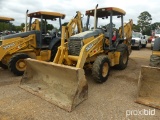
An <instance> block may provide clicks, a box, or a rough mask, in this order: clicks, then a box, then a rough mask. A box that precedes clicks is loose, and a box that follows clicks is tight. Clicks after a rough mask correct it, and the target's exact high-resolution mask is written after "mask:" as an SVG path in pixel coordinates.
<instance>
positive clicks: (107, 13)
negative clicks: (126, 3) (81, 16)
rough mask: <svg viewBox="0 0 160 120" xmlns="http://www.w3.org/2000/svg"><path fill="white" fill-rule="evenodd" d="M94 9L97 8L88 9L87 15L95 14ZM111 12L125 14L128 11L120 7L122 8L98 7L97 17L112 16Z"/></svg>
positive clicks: (115, 14)
mask: <svg viewBox="0 0 160 120" xmlns="http://www.w3.org/2000/svg"><path fill="white" fill-rule="evenodd" d="M94 10H95V9H91V10H87V11H86V15H90V16H94ZM110 12H112V15H113V16H118V15H125V14H126V12H125V11H124V10H122V9H120V8H116V7H105V8H98V9H97V17H100V18H103V17H107V16H110Z"/></svg>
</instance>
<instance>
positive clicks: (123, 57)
mask: <svg viewBox="0 0 160 120" xmlns="http://www.w3.org/2000/svg"><path fill="white" fill-rule="evenodd" d="M117 51H118V52H120V58H119V64H118V65H116V66H115V67H116V68H117V69H118V70H123V69H125V68H126V67H127V64H128V57H129V53H128V49H127V46H126V45H125V44H119V45H118V47H117Z"/></svg>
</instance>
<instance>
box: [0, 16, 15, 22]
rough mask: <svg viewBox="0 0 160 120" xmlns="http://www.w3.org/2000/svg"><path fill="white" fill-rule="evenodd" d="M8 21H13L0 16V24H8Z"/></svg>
mask: <svg viewBox="0 0 160 120" xmlns="http://www.w3.org/2000/svg"><path fill="white" fill-rule="evenodd" d="M8 21H14V19H13V18H9V17H2V16H0V22H8Z"/></svg>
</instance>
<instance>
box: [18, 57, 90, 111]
mask: <svg viewBox="0 0 160 120" xmlns="http://www.w3.org/2000/svg"><path fill="white" fill-rule="evenodd" d="M26 63H27V68H26V71H25V73H24V75H23V77H22V79H21V82H20V87H21V88H23V89H25V90H27V91H29V92H31V93H33V94H35V95H37V96H39V97H41V98H42V99H45V100H47V101H49V102H51V103H53V104H55V105H57V106H59V107H60V108H63V109H65V110H67V111H69V112H70V111H72V109H74V108H75V107H76V106H77V105H78V104H80V103H81V102H82V101H83V100H85V99H87V97H88V84H87V81H86V79H85V75H84V70H83V69H80V68H75V67H71V66H66V65H60V64H55V63H53V62H44V61H38V60H34V59H29V58H28V59H26Z"/></svg>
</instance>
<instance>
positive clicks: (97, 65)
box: [92, 55, 110, 83]
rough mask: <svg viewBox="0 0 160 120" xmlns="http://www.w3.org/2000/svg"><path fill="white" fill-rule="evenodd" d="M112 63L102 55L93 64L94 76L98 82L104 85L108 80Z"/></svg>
mask: <svg viewBox="0 0 160 120" xmlns="http://www.w3.org/2000/svg"><path fill="white" fill-rule="evenodd" d="M109 71H110V61H109V59H108V57H107V56H106V55H100V56H98V57H97V58H96V60H95V62H94V63H93V68H92V75H93V78H94V79H95V81H96V82H98V83H103V82H105V81H106V80H107V79H108V76H109Z"/></svg>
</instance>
